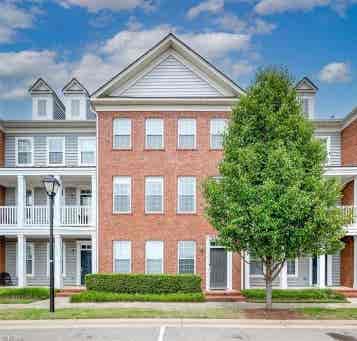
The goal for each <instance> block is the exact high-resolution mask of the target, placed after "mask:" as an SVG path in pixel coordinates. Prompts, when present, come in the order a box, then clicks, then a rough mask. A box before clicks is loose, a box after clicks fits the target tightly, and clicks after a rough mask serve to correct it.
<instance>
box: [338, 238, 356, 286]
mask: <svg viewBox="0 0 357 341" xmlns="http://www.w3.org/2000/svg"><path fill="white" fill-rule="evenodd" d="M343 242H344V243H345V248H344V249H343V250H342V251H341V265H340V267H341V269H340V270H341V285H342V286H344V287H350V288H352V287H353V276H354V264H353V259H354V258H353V257H354V251H353V250H354V247H353V237H345V238H343Z"/></svg>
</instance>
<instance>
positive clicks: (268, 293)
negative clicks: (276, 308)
mask: <svg viewBox="0 0 357 341" xmlns="http://www.w3.org/2000/svg"><path fill="white" fill-rule="evenodd" d="M265 309H266V310H272V309H273V280H272V277H271V276H267V277H266V278H265Z"/></svg>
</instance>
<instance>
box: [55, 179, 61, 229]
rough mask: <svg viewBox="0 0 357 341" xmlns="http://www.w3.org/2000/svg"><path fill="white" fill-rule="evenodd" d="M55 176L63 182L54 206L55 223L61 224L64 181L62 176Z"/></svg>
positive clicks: (56, 224)
mask: <svg viewBox="0 0 357 341" xmlns="http://www.w3.org/2000/svg"><path fill="white" fill-rule="evenodd" d="M55 178H56V179H57V180H58V181H59V183H60V184H61V185H60V186H59V188H58V192H57V194H56V196H55V202H54V208H53V225H54V226H60V225H61V203H62V182H61V177H60V176H57V175H56V176H55Z"/></svg>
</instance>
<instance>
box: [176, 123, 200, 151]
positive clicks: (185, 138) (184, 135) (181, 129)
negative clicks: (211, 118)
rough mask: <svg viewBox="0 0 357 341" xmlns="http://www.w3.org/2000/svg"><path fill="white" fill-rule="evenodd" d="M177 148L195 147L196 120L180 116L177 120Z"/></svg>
mask: <svg viewBox="0 0 357 341" xmlns="http://www.w3.org/2000/svg"><path fill="white" fill-rule="evenodd" d="M178 148H179V149H195V148H196V120H195V119H192V118H182V119H179V120H178Z"/></svg>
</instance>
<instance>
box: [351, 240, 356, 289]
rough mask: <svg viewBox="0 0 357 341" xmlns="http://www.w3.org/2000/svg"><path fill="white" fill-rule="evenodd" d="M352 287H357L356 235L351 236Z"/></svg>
mask: <svg viewBox="0 0 357 341" xmlns="http://www.w3.org/2000/svg"><path fill="white" fill-rule="evenodd" d="M352 266H353V288H354V289H357V236H353V265H352Z"/></svg>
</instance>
